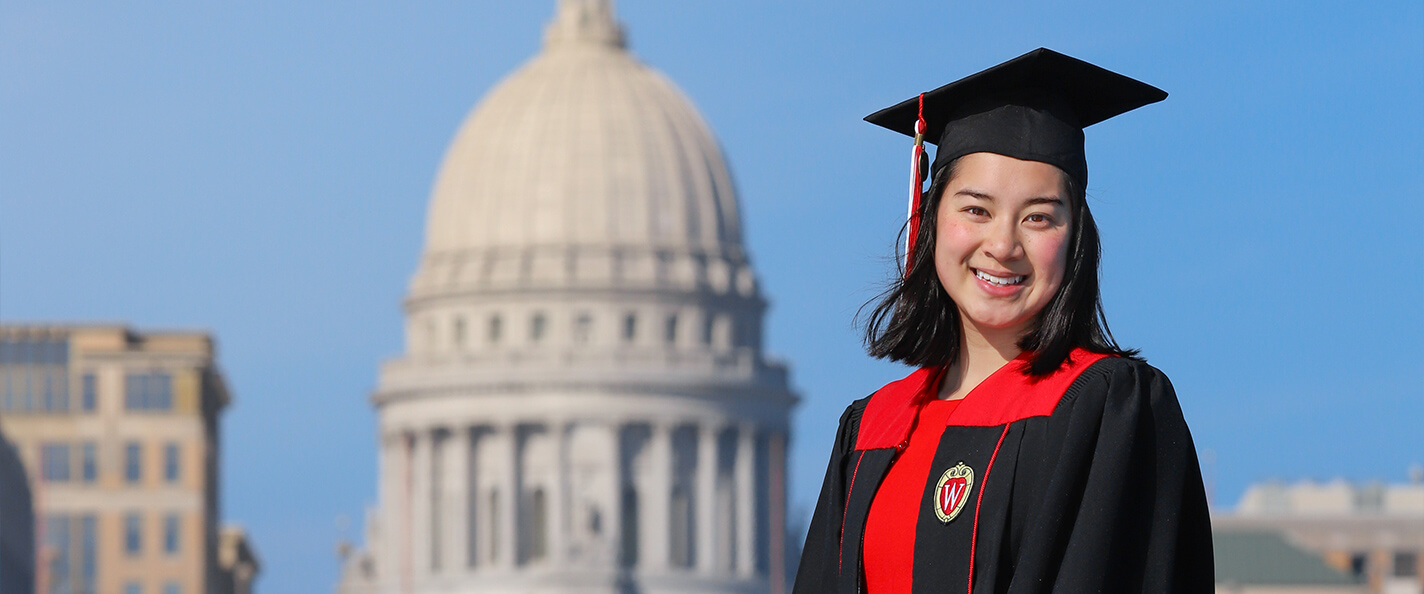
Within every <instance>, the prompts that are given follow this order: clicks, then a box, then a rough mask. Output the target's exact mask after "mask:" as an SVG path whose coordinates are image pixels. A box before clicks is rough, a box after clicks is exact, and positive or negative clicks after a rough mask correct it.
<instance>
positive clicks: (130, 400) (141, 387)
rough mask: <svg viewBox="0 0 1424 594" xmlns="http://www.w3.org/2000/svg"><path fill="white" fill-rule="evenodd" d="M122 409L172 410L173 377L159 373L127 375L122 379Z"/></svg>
mask: <svg viewBox="0 0 1424 594" xmlns="http://www.w3.org/2000/svg"><path fill="white" fill-rule="evenodd" d="M124 409H125V410H130V411H169V410H173V376H171V375H169V374H167V373H163V372H159V371H153V372H148V373H130V374H128V375H127V376H126V377H125V378H124Z"/></svg>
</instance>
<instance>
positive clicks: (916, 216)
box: [905, 93, 928, 277]
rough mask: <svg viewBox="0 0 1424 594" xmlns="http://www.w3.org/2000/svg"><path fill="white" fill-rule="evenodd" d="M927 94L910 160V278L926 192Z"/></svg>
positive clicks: (907, 255)
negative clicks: (922, 201)
mask: <svg viewBox="0 0 1424 594" xmlns="http://www.w3.org/2000/svg"><path fill="white" fill-rule="evenodd" d="M925 160H926V159H925V94H924V93H920V109H919V115H918V116H917V117H916V119H915V150H914V153H913V155H912V158H911V159H910V212H909V215H908V217H909V221H910V236H909V237H907V238H906V239H905V276H907V277H908V276H910V264H911V262H910V260H911V259H912V258H914V257H915V237H916V236H918V235H919V234H920V198H921V194H922V193H923V192H924V178H925V175H926V174H927V173H928V172H927V171H925V169H927V167H925V163H924V162H925Z"/></svg>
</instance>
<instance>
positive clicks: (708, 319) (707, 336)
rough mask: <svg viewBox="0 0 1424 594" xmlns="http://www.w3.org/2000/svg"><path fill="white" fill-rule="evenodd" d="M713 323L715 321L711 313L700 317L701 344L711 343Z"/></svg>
mask: <svg viewBox="0 0 1424 594" xmlns="http://www.w3.org/2000/svg"><path fill="white" fill-rule="evenodd" d="M715 324H716V321H715V320H714V319H713V318H712V314H710V313H709V314H707V315H706V316H704V317H703V318H702V344H708V345H710V344H712V334H713V328H714V327H715Z"/></svg>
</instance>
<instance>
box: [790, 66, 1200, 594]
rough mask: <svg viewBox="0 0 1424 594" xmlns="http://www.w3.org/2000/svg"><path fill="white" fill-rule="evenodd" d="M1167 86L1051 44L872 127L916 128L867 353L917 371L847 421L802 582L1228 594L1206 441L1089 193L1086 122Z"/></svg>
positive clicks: (874, 593)
mask: <svg viewBox="0 0 1424 594" xmlns="http://www.w3.org/2000/svg"><path fill="white" fill-rule="evenodd" d="M1165 97H1166V93H1164V92H1162V91H1160V90H1158V89H1156V88H1153V87H1151V86H1149V85H1146V84H1144V83H1141V82H1138V81H1135V80H1132V79H1130V78H1127V77H1124V76H1121V75H1118V74H1115V73H1112V72H1109V71H1107V70H1104V69H1102V68H1099V67H1097V66H1093V65H1092V64H1088V63H1086V62H1082V61H1079V60H1076V59H1073V58H1070V57H1068V56H1064V55H1062V54H1058V53H1055V52H1052V51H1050V50H1046V49H1039V50H1035V51H1033V52H1030V53H1028V54H1025V55H1023V56H1020V57H1018V58H1015V59H1014V60H1011V61H1009V62H1006V63H1004V64H1000V65H998V66H995V67H993V68H990V69H988V70H985V71H983V72H980V73H978V74H975V75H972V76H970V77H967V78H964V79H961V80H959V81H956V82H954V83H951V84H949V85H946V86H944V87H941V88H939V89H936V90H935V91H931V92H929V93H925V94H923V95H921V96H920V97H918V98H917V99H912V100H910V101H906V102H904V103H901V104H899V105H896V106H894V107H891V108H889V109H886V110H883V111H880V112H877V113H875V114H872V115H871V116H869V117H867V118H866V120H868V121H870V122H872V123H875V124H879V125H882V126H885V127H887V128H891V129H893V130H896V131H900V132H903V133H906V134H910V135H913V136H915V137H916V155H915V166H914V169H915V170H916V174H915V178H916V179H915V182H914V185H913V186H912V196H913V199H912V208H911V217H910V219H911V220H910V222H909V229H910V234H909V240H908V241H907V249H906V262H905V274H904V275H903V277H902V279H901V280H900V282H899V283H898V284H897V285H896V286H895V287H893V288H892V289H891V291H889V292H888V293H887V294H886V297H885V299H884V301H883V302H882V303H880V304H879V305H878V306H877V307H876V308H875V309H874V312H873V313H872V315H871V317H870V323H869V324H868V327H867V345H868V348H869V351H870V353H871V354H872V355H874V356H877V357H884V358H889V359H892V360H896V361H901V362H904V363H907V364H910V365H914V366H916V367H919V368H920V369H919V370H918V371H915V372H914V373H911V374H910V375H909V376H908V377H906V378H904V379H902V380H899V381H896V382H893V383H891V384H889V385H886V386H885V387H883V388H881V389H880V390H878V391H877V392H875V393H874V394H872V395H871V396H869V397H867V398H864V399H861V400H858V401H856V402H854V403H852V404H851V405H850V406H849V407H848V408H847V409H846V412H845V414H843V415H842V416H841V421H840V429H839V430H838V432H837V435H836V442H835V448H834V450H833V452H832V454H831V461H830V467H829V468H828V469H827V471H826V479H825V483H824V485H823V486H822V490H821V495H820V499H819V501H818V502H817V504H816V509H815V513H814V516H813V518H812V521H811V527H810V530H809V532H808V533H807V536H806V546H805V548H804V550H803V553H802V558H801V568H800V570H799V572H798V574H797V579H796V588H795V591H796V592H798V593H811V592H835V591H838V592H861V591H864V592H868V593H869V594H896V593H908V592H931V591H934V592H942V591H949V592H953V591H965V592H970V593H971V594H972V593H976V592H1014V593H1018V592H1210V591H1212V590H1213V588H1214V584H1213V582H1214V578H1213V564H1212V552H1211V528H1210V519H1209V517H1208V512H1207V506H1206V497H1205V494H1204V491H1203V488H1202V481H1201V471H1200V469H1199V467H1198V465H1197V460H1196V453H1195V450H1194V448H1193V446H1192V441H1191V436H1190V434H1189V433H1188V431H1187V427H1186V424H1185V423H1184V422H1183V420H1182V414H1181V409H1180V407H1179V406H1178V404H1177V400H1176V396H1175V395H1174V394H1173V392H1172V386H1171V384H1170V383H1169V382H1168V380H1167V378H1166V377H1165V376H1163V375H1162V373H1161V372H1159V371H1158V370H1156V369H1154V368H1153V367H1151V366H1149V365H1147V364H1146V363H1145V362H1143V361H1142V360H1141V359H1140V358H1138V357H1136V352H1135V351H1130V350H1125V349H1122V348H1120V347H1118V346H1117V344H1116V343H1115V342H1114V341H1113V340H1112V337H1111V334H1110V333H1109V332H1108V330H1107V325H1106V322H1105V320H1104V317H1103V314H1102V308H1101V304H1100V301H1099V297H1098V234H1097V229H1096V227H1095V225H1094V224H1093V219H1092V215H1091V213H1090V212H1089V210H1088V205H1087V202H1086V200H1085V196H1084V188H1085V187H1086V186H1087V162H1086V159H1085V158H1084V153H1083V128H1084V127H1086V126H1090V125H1092V124H1094V123H1097V122H1099V121H1102V120H1104V119H1107V118H1109V117H1113V116H1115V115H1118V114H1120V113H1123V112H1126V111H1129V110H1132V109H1136V108H1137V107H1140V106H1143V105H1146V104H1149V103H1153V102H1156V101H1160V100H1162V99H1164V98H1165ZM921 138H929V139H934V138H938V139H939V140H938V142H937V143H936V144H937V147H938V150H937V153H936V155H935V160H934V163H933V165H932V166H929V167H928V169H929V172H930V177H931V185H930V190H929V192H928V193H927V194H926V195H925V199H924V200H923V201H922V203H921V201H920V200H919V189H920V181H919V178H920V175H921V174H922V173H923V172H924V170H925V169H926V163H925V162H926V159H925V158H924V156H923V152H922V148H921V146H922V145H921V143H920V141H921ZM921 220H923V221H924V224H921Z"/></svg>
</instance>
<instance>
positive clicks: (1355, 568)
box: [1350, 553, 1369, 577]
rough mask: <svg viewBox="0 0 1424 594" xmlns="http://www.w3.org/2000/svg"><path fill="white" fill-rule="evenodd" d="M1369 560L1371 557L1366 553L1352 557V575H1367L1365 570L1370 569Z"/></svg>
mask: <svg viewBox="0 0 1424 594" xmlns="http://www.w3.org/2000/svg"><path fill="white" fill-rule="evenodd" d="M1368 559H1369V556H1368V555H1366V554H1364V553H1355V554H1354V555H1350V574H1351V575H1354V576H1355V577H1360V576H1363V575H1365V569H1366V568H1368V567H1369V565H1368Z"/></svg>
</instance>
